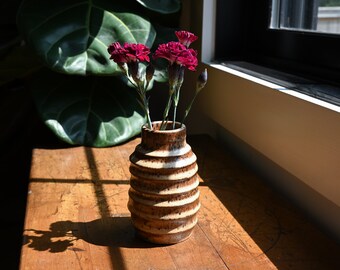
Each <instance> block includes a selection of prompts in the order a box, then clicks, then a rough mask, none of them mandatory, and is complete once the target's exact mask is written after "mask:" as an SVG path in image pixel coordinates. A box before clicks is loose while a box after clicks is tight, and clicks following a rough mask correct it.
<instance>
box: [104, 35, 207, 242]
mask: <svg viewBox="0 0 340 270" xmlns="http://www.w3.org/2000/svg"><path fill="white" fill-rule="evenodd" d="M176 36H177V38H178V41H170V42H168V43H165V44H160V45H159V46H158V48H157V49H156V51H155V52H154V54H153V59H154V60H157V59H159V58H162V59H166V60H167V61H168V67H167V71H168V86H169V91H168V101H167V103H166V105H165V109H164V113H163V119H161V120H160V121H152V120H151V117H150V113H149V111H150V110H149V102H148V101H149V97H148V94H149V92H148V91H147V89H148V86H149V83H150V81H151V79H152V77H153V75H154V68H153V64H151V63H150V62H151V61H150V57H149V54H150V49H149V48H148V47H147V46H145V45H144V44H135V43H125V44H124V45H121V44H120V43H119V42H114V43H112V44H111V45H110V46H109V47H108V52H109V54H110V58H111V59H112V60H113V61H114V62H116V63H117V65H118V66H119V67H120V68H121V70H122V71H123V73H124V74H125V76H126V78H127V79H128V81H129V82H130V83H131V85H132V86H133V87H134V88H135V89H136V92H137V93H138V98H139V100H138V101H139V104H140V106H141V108H142V109H143V111H144V113H145V115H146V124H145V125H143V126H142V130H141V131H142V138H141V143H140V144H139V145H137V147H136V148H135V151H134V152H133V153H132V154H131V156H130V162H131V165H130V172H131V181H130V190H129V202H128V208H129V210H130V212H131V218H132V222H133V224H134V227H135V229H136V232H137V233H138V235H140V236H141V237H142V238H144V239H146V240H148V241H150V242H154V243H158V244H173V243H177V242H181V241H183V240H185V239H187V238H188V237H189V236H190V234H191V232H192V230H193V228H194V227H195V225H196V223H197V212H198V210H199V207H200V203H199V191H198V184H199V180H198V176H197V171H198V167H197V163H196V156H195V154H194V153H193V151H192V149H191V147H190V145H189V144H187V142H186V127H185V125H184V121H185V119H186V116H187V115H188V113H189V111H190V108H191V105H192V103H193V102H194V100H195V98H196V96H197V94H198V93H199V92H200V91H201V90H202V89H203V88H204V86H205V84H206V82H207V70H206V69H205V70H204V71H203V72H202V73H201V74H200V76H199V77H198V80H197V84H196V91H195V95H194V97H193V99H192V101H191V103H190V104H189V105H188V107H187V110H186V111H185V113H184V116H183V117H182V120H181V121H177V119H178V118H177V106H178V103H179V100H180V90H181V86H182V83H183V80H184V72H185V69H188V70H191V71H195V69H196V66H197V64H198V60H197V52H196V51H195V50H193V49H191V48H189V46H190V44H191V43H192V42H194V41H195V40H196V39H197V36H195V35H194V34H193V33H190V32H187V31H176ZM145 63H146V66H145ZM170 112H171V114H170ZM170 115H172V117H171V116H170Z"/></svg>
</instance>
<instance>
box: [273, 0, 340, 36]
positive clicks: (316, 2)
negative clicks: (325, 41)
mask: <svg viewBox="0 0 340 270" xmlns="http://www.w3.org/2000/svg"><path fill="white" fill-rule="evenodd" d="M270 26H271V28H276V29H287V30H289V29H293V30H300V31H314V32H320V33H333V34H339V33H340V0H299V1H296V0H295V1H294V0H273V1H272V10H271V25H270Z"/></svg>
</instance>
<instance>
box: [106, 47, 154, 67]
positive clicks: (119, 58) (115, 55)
mask: <svg viewBox="0 0 340 270" xmlns="http://www.w3.org/2000/svg"><path fill="white" fill-rule="evenodd" d="M107 51H108V52H109V54H110V55H111V57H110V59H112V60H113V61H115V62H116V63H131V62H137V61H146V62H149V61H150V58H149V56H148V55H149V54H150V49H149V48H148V47H147V46H145V45H144V44H130V43H125V44H124V47H122V46H121V45H120V43H119V42H114V43H112V44H111V45H110V46H109V47H108V49H107Z"/></svg>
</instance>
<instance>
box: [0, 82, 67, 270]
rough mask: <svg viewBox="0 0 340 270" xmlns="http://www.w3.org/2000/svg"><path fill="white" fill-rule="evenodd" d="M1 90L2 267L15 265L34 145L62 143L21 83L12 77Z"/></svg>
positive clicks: (0, 205)
mask: <svg viewBox="0 0 340 270" xmlns="http://www.w3.org/2000/svg"><path fill="white" fill-rule="evenodd" d="M0 91H1V94H2V98H1V100H0V112H1V113H0V119H1V132H0V143H1V151H0V171H1V178H0V179H1V189H0V210H1V213H2V215H1V218H0V219H1V220H0V229H1V230H2V235H3V237H4V238H3V243H5V248H4V251H3V252H2V253H1V257H2V258H1V262H2V267H5V268H4V269H18V266H19V260H20V250H21V243H22V228H23V224H24V217H25V208H26V197H27V191H28V179H29V173H30V164H31V154H32V149H33V146H34V145H37V144H40V145H41V144H45V145H46V144H61V143H60V142H59V141H58V140H57V139H56V138H55V137H54V136H51V134H50V131H49V130H48V129H47V128H46V127H45V126H44V124H43V123H42V121H41V120H40V119H39V117H38V115H37V113H36V111H35V106H34V103H33V100H32V98H31V94H30V92H29V90H28V89H26V88H25V87H24V85H23V83H21V82H20V81H15V82H13V83H10V84H7V85H5V86H2V87H1V88H0Z"/></svg>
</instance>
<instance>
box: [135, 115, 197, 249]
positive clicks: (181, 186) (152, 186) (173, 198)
mask: <svg viewBox="0 0 340 270" xmlns="http://www.w3.org/2000/svg"><path fill="white" fill-rule="evenodd" d="M160 124H161V122H154V123H153V130H150V129H148V128H147V127H145V126H144V127H143V128H142V140H141V143H140V144H139V145H137V147H136V149H135V151H134V152H133V153H132V154H131V156H130V162H131V163H130V164H131V165H130V172H131V180H130V189H129V202H128V208H129V211H130V212H131V219H132V223H133V225H134V227H135V230H136V232H137V234H138V235H139V236H141V237H142V238H144V239H145V240H147V241H149V242H153V243H157V244H174V243H178V242H181V241H183V240H185V239H187V238H188V237H189V236H190V234H191V232H192V230H193V228H194V227H195V225H196V223H197V212H198V210H199V207H200V203H199V190H198V185H199V180H198V176H197V170H198V167H197V163H196V155H195V154H194V153H193V152H192V150H191V147H190V145H189V144H187V142H186V127H185V126H184V125H182V126H180V124H179V123H176V129H174V130H169V129H166V130H159V128H160ZM171 125H172V123H170V122H169V123H168V127H170V126H171Z"/></svg>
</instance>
